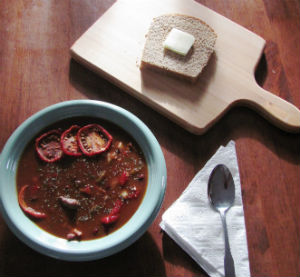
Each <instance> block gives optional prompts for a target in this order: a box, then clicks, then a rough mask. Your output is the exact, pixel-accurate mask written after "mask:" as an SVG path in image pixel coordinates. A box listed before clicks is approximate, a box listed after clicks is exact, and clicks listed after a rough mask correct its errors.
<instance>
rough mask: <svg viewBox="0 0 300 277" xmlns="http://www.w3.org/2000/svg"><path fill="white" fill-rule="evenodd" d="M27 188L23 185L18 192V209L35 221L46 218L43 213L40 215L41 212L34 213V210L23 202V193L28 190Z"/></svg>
mask: <svg viewBox="0 0 300 277" xmlns="http://www.w3.org/2000/svg"><path fill="white" fill-rule="evenodd" d="M28 187H29V186H28V185H25V186H23V187H22V188H21V190H20V192H19V197H18V198H19V205H20V207H21V208H22V210H23V211H24V212H25V213H26V214H27V215H29V216H31V217H33V218H36V219H42V218H45V217H46V214H45V213H42V212H38V211H36V210H35V209H33V208H31V207H28V206H27V204H26V203H25V200H24V193H25V190H26V189H27V188H28Z"/></svg>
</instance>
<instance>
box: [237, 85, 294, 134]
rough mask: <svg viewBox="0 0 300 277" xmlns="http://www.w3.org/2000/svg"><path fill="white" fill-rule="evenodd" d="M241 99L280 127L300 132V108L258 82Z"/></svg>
mask: <svg viewBox="0 0 300 277" xmlns="http://www.w3.org/2000/svg"><path fill="white" fill-rule="evenodd" d="M241 101H242V102H243V103H244V104H246V105H247V106H249V107H251V108H253V109H255V110H257V111H258V112H260V113H261V114H262V115H263V116H264V117H265V118H266V119H268V120H269V121H271V122H272V123H274V124H275V125H276V126H278V127H279V128H281V129H283V130H285V131H288V132H292V133H299V132H300V110H299V109H298V108H297V107H296V106H294V105H292V104H291V103H289V102H287V101H286V100H284V99H282V98H280V97H278V96H276V95H275V94H273V93H271V92H269V91H267V90H265V89H263V88H261V87H260V86H259V85H257V84H256V83H255V84H254V85H253V87H251V93H247V96H246V97H245V98H244V99H241Z"/></svg>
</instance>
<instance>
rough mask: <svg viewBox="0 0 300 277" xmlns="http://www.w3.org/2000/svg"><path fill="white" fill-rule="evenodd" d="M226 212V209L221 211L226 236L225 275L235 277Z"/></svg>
mask: <svg viewBox="0 0 300 277" xmlns="http://www.w3.org/2000/svg"><path fill="white" fill-rule="evenodd" d="M225 213H226V211H220V215H221V220H222V225H223V230H224V238H225V256H224V270H225V277H235V270H234V261H233V258H232V255H231V251H230V247H229V240H228V232H227V224H226V218H225Z"/></svg>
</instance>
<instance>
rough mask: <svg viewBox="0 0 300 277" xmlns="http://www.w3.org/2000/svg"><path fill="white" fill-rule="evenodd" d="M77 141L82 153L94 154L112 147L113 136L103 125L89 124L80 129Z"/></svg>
mask: <svg viewBox="0 0 300 277" xmlns="http://www.w3.org/2000/svg"><path fill="white" fill-rule="evenodd" d="M77 141H78V144H79V147H80V149H81V151H82V153H84V154H85V155H87V156H93V155H96V154H100V153H102V152H104V151H106V150H107V149H108V148H109V147H110V145H111V142H112V136H111V135H110V134H109V133H108V132H107V131H106V130H105V129H104V128H103V127H102V126H100V125H98V124H89V125H86V126H84V127H82V128H81V129H79V131H78V133H77Z"/></svg>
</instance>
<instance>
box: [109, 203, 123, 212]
mask: <svg viewBox="0 0 300 277" xmlns="http://www.w3.org/2000/svg"><path fill="white" fill-rule="evenodd" d="M123 204H124V203H123V201H121V200H120V199H117V200H116V201H115V203H114V207H113V208H112V210H111V212H110V213H109V215H116V214H118V213H120V210H121V207H122V206H123Z"/></svg>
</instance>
